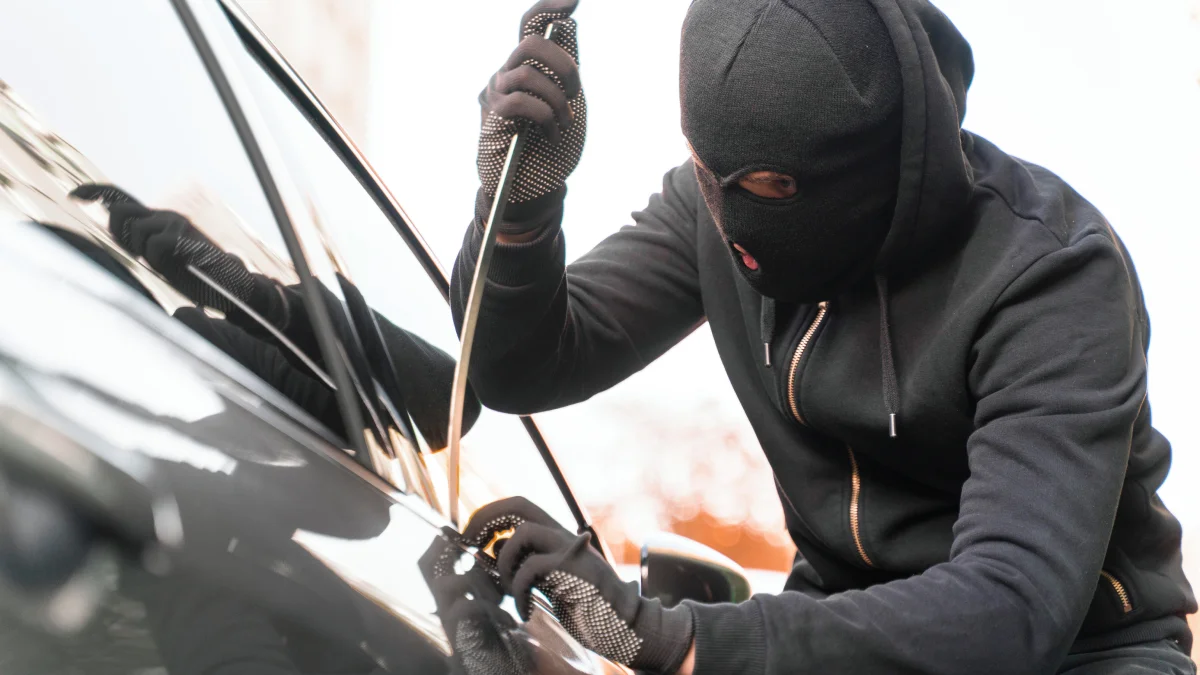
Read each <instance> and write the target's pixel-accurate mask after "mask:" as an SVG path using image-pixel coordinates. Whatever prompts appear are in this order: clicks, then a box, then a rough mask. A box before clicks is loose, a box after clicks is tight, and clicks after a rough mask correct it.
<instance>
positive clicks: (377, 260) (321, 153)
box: [240, 49, 576, 529]
mask: <svg viewBox="0 0 1200 675" xmlns="http://www.w3.org/2000/svg"><path fill="white" fill-rule="evenodd" d="M240 55H241V58H242V59H243V61H244V63H245V68H244V71H245V75H246V79H247V82H248V84H249V86H250V89H251V90H252V91H253V92H254V95H255V96H256V100H257V102H258V104H259V107H260V108H261V111H262V114H263V115H264V117H265V118H266V119H267V121H268V124H269V125H270V126H271V128H272V129H274V130H275V131H276V132H277V139H278V144H279V146H280V150H281V152H282V154H283V155H284V158H285V160H286V161H287V163H288V165H289V168H290V169H291V172H292V174H293V175H292V178H293V179H294V180H295V181H296V182H297V183H298V187H299V189H300V190H301V192H302V193H303V194H304V196H305V198H306V200H307V204H308V207H309V209H310V213H311V216H312V220H313V222H315V223H317V224H318V226H319V227H320V229H321V230H322V232H323V234H324V239H325V241H326V243H327V249H328V250H329V252H330V254H331V255H332V256H333V257H334V259H335V264H336V267H337V268H338V270H339V271H340V274H342V275H344V276H345V277H346V279H347V280H348V281H349V282H350V283H351V284H352V285H353V287H354V288H356V289H357V290H358V292H360V293H361V294H362V296H363V297H364V298H365V299H366V301H367V303H368V304H369V305H370V306H371V308H372V309H373V310H374V312H375V313H376V315H377V321H378V323H379V324H380V329H381V330H382V332H383V333H384V339H385V342H388V343H389V348H390V347H391V346H392V344H395V341H393V340H392V339H390V338H389V337H388V334H389V333H392V334H394V335H398V336H401V337H402V338H403V340H400V341H401V342H413V343H417V344H420V345H423V349H425V350H430V349H431V350H436V351H437V352H438V353H440V354H443V355H445V358H446V359H450V361H449V362H448V363H445V362H443V365H448V367H443V368H441V369H439V371H438V373H437V375H436V377H432V376H426V377H425V378H423V379H422V380H421V381H420V386H418V387H415V388H414V387H413V385H412V383H413V381H414V376H415V375H414V373H413V372H411V371H413V370H414V369H411V368H408V367H406V363H405V362H406V360H407V359H408V358H409V356H408V355H407V354H406V353H405V352H404V351H399V352H397V351H396V350H391V351H392V353H391V355H390V356H391V358H392V360H393V362H395V364H396V370H397V372H398V374H399V375H400V376H401V377H400V380H401V383H402V386H406V387H408V390H407V391H405V403H406V404H407V407H408V409H409V411H410V412H411V413H413V414H414V416H416V414H417V411H418V410H425V411H430V414H431V417H430V419H428V420H420V419H418V420H416V424H415V426H416V427H417V428H418V429H419V430H420V431H421V432H422V436H423V439H424V441H425V443H424V444H425V446H426V448H427V449H428V450H434V451H436V450H440V449H441V448H442V447H443V446H444V445H445V441H444V438H445V429H446V424H447V420H446V418H445V415H446V413H447V411H448V406H447V404H446V402H447V401H448V399H449V389H450V386H451V380H452V376H453V359H454V358H456V357H457V353H458V338H457V335H456V334H455V331H454V326H453V323H452V320H451V316H450V310H449V306H448V305H447V304H446V301H445V299H444V298H443V297H442V295H441V294H440V292H439V291H438V290H437V287H436V286H435V285H434V283H433V281H432V280H431V278H430V277H429V275H428V274H427V273H426V271H425V270H424V268H423V267H422V265H421V263H420V260H419V259H418V258H417V257H416V256H415V255H414V254H413V252H412V251H411V250H410V249H409V248H408V247H407V245H406V244H405V242H404V240H403V239H402V238H401V236H400V235H399V234H398V232H397V231H396V229H395V227H394V226H393V224H392V223H391V221H390V220H389V219H388V217H387V216H386V214H385V213H384V212H383V211H381V210H380V209H379V207H378V206H377V205H376V203H375V201H374V199H373V198H372V197H371V195H370V194H369V193H368V192H367V191H366V190H365V189H364V188H363V186H362V185H361V184H360V183H359V182H358V179H357V178H356V177H355V175H354V174H353V173H352V172H351V171H350V170H349V169H348V168H347V166H346V165H345V164H344V163H343V161H342V159H341V158H340V157H339V155H338V154H337V153H336V152H335V151H334V150H333V149H332V148H331V147H330V145H329V144H328V143H327V142H326V140H325V138H324V137H323V136H322V134H321V133H320V132H319V131H318V130H317V129H316V128H315V127H314V126H313V124H312V123H311V122H310V120H309V119H308V118H307V117H306V116H305V114H304V113H303V112H302V111H301V110H300V109H299V108H297V106H296V105H295V103H294V102H293V100H292V99H291V98H290V97H289V96H288V94H287V93H285V91H284V90H283V89H281V87H280V86H279V84H278V83H277V82H276V81H275V80H274V79H273V77H272V76H271V75H270V74H269V73H268V72H267V71H266V70H264V69H263V68H262V66H261V64H260V63H259V62H258V61H256V60H255V58H254V56H253V55H252V54H251V53H250V52H249V51H248V50H245V49H243V50H241V51H240ZM430 180H436V177H430ZM451 355H453V356H451ZM373 365H374V367H375V368H381V367H386V365H385V364H382V363H375V364H373ZM423 399H429V400H427V401H423ZM462 447H463V454H462V457H463V476H462V491H463V496H464V501H465V503H464V504H463V506H464V510H465V511H466V512H468V513H469V512H470V510H471V509H473V508H475V507H478V506H480V505H482V503H485V502H486V501H490V500H492V499H495V498H499V497H505V496H513V495H521V496H525V497H527V498H529V499H531V500H533V501H535V502H536V503H538V504H539V505H541V506H542V507H543V508H544V509H546V510H547V511H548V512H549V513H550V514H551V515H553V516H554V517H555V518H556V519H558V520H559V521H560V522H562V523H563V524H564V525H566V526H568V527H570V528H572V529H574V528H575V527H576V523H575V519H574V518H573V517H572V514H571V511H570V508H569V507H568V505H567V503H566V500H565V499H564V498H563V496H562V494H561V492H560V491H559V489H558V486H557V484H556V483H555V482H554V479H553V477H552V476H551V474H550V471H549V470H548V469H547V467H546V464H545V463H544V462H543V460H542V457H541V455H540V454H539V452H538V450H537V447H536V446H535V445H534V444H533V442H532V440H531V439H530V437H529V435H528V434H527V433H526V431H525V428H524V426H523V424H522V423H521V421H520V420H519V419H518V418H516V417H513V416H509V415H503V414H500V413H497V412H494V411H489V410H483V411H482V412H481V413H480V414H479V417H478V419H477V420H475V421H474V423H473V425H472V426H471V427H470V429H469V430H467V431H466V432H465V433H464V436H463V446H462ZM446 454H447V453H444V452H432V453H427V454H426V459H425V461H426V464H427V465H428V466H429V468H430V470H431V472H432V473H433V474H435V480H434V486H435V487H436V488H437V489H438V491H439V494H440V498H441V503H442V504H443V505H444V503H445V499H446V494H445V492H444V488H445V485H446V481H445V475H444V472H445V464H446V460H447V458H446V456H445V455H446Z"/></svg>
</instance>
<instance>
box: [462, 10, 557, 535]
mask: <svg viewBox="0 0 1200 675" xmlns="http://www.w3.org/2000/svg"><path fill="white" fill-rule="evenodd" d="M545 37H546V39H547V40H550V39H553V38H554V23H553V22H551V23H550V25H549V26H548V27H547V28H546V34H545ZM527 133H528V131H527V129H521V130H519V131H518V132H517V133H516V135H514V136H513V139H512V142H511V143H509V146H508V156H507V157H506V158H505V160H504V168H503V170H502V171H501V173H500V185H499V187H498V188H497V189H496V196H495V198H494V199H493V200H492V210H491V212H490V213H489V214H488V219H487V223H486V224H485V225H484V228H483V246H482V247H480V249H479V258H478V260H476V262H475V275H474V277H472V279H471V293H470V295H468V296H467V308H466V311H464V312H463V323H462V337H461V343H460V345H459V352H458V364H457V365H456V366H455V367H454V387H453V389H451V392H450V428H449V432H448V433H447V435H446V438H447V439H448V442H447V447H448V448H449V450H450V466H449V470H448V472H447V474H448V475H447V480H449V482H450V486H449V493H450V495H449V496H450V523H451V524H452V525H454V527H459V522H458V521H459V513H458V491H459V474H460V467H461V462H462V425H463V408H464V407H465V406H466V401H467V373H469V372H470V369H471V349H472V347H473V346H474V344H475V329H476V327H477V326H478V323H479V307H480V305H481V304H483V294H484V289H485V287H486V286H487V278H488V271H489V270H490V269H491V266H492V254H493V253H494V252H495V249H496V234H497V232H496V223H498V222H500V221H501V220H503V219H504V208H505V207H506V206H507V205H508V196H509V193H510V192H511V191H512V185H513V180H514V179H515V178H516V175H517V168H518V167H519V166H520V165H521V155H522V154H523V153H524V151H525V142H526V140H527V138H526V134H527Z"/></svg>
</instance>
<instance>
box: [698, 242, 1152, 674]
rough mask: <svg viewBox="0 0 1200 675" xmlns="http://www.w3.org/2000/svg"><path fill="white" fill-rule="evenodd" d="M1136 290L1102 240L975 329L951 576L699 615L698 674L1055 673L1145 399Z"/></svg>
mask: <svg viewBox="0 0 1200 675" xmlns="http://www.w3.org/2000/svg"><path fill="white" fill-rule="evenodd" d="M1137 308H1138V304H1137V297H1136V292H1135V290H1134V288H1133V285H1132V281H1131V278H1130V275H1129V274H1128V272H1127V270H1126V268H1125V266H1124V263H1123V261H1122V259H1121V256H1120V254H1119V253H1118V251H1117V249H1116V247H1115V245H1114V243H1113V242H1112V240H1111V239H1110V238H1109V237H1108V236H1106V235H1105V234H1103V233H1100V232H1092V233H1090V234H1088V235H1086V236H1083V237H1081V238H1080V239H1079V240H1077V241H1075V242H1073V243H1072V244H1071V245H1070V246H1069V247H1068V248H1064V249H1061V250H1057V251H1055V252H1053V253H1051V254H1049V255H1046V256H1045V257H1043V258H1042V259H1040V260H1039V261H1037V262H1036V263H1034V264H1033V265H1032V266H1031V267H1029V268H1028V269H1027V270H1026V271H1024V272H1023V273H1022V274H1021V275H1019V277H1018V278H1017V279H1016V280H1015V281H1014V282H1013V283H1012V284H1010V286H1009V287H1008V289H1007V290H1006V291H1005V292H1004V293H1003V294H1002V296H1001V297H1000V298H999V299H998V301H997V303H996V305H995V306H994V308H993V312H992V314H991V318H990V320H989V321H988V323H987V324H986V325H984V326H982V327H981V333H980V337H979V338H978V340H977V342H976V344H975V347H974V352H973V363H972V367H971V370H970V379H969V386H970V388H971V391H972V394H973V396H974V398H975V400H976V401H977V405H976V429H977V431H976V432H975V433H974V434H972V436H971V437H970V439H969V441H968V445H967V453H968V459H969V464H970V478H969V479H968V480H967V482H966V483H965V485H964V487H963V491H962V497H961V502H960V509H959V518H958V521H957V522H956V523H955V526H954V543H953V546H952V549H951V552H950V560H949V562H946V563H944V564H941V565H937V566H935V567H933V568H931V569H929V570H927V571H926V572H925V573H923V574H920V575H917V576H914V577H911V578H908V579H905V580H901V581H895V582H892V583H888V584H882V585H879V586H875V587H872V588H869V589H867V590H865V591H851V592H846V593H841V594H838V595H835V596H832V597H830V598H828V599H824V600H814V599H812V598H809V597H807V596H804V595H801V594H799V593H783V594H782V595H779V596H758V597H756V598H754V599H752V600H751V601H749V602H746V603H743V604H741V605H736V606H734V605H720V606H703V605H691V607H692V609H693V611H694V613H695V627H696V631H695V645H696V655H695V660H696V664H695V670H694V672H695V673H754V674H755V675H759V674H762V673H784V672H786V673H814V674H815V673H829V672H854V673H859V672H863V673H865V672H888V673H924V674H931V673H946V674H947V675H951V674H958V673H1052V672H1054V671H1055V669H1056V668H1057V666H1058V664H1059V663H1060V662H1061V660H1062V659H1063V658H1064V656H1065V655H1066V653H1067V650H1068V649H1069V647H1070V645H1071V643H1072V640H1073V639H1074V638H1075V635H1076V633H1077V632H1078V630H1079V626H1080V624H1081V623H1082V621H1083V618H1084V615H1085V613H1086V611H1087V609H1088V605H1089V602H1090V600H1091V598H1092V595H1093V593H1094V592H1095V590H1096V585H1097V583H1098V580H1099V573H1100V568H1101V564H1102V562H1103V559H1104V555H1105V551H1106V549H1107V546H1108V540H1109V537H1110V533H1111V529H1112V525H1113V520H1114V517H1115V513H1116V507H1117V501H1118V498H1119V495H1120V493H1121V486H1122V483H1123V480H1124V475H1125V469H1126V464H1127V461H1128V456H1129V451H1130V442H1131V434H1132V429H1133V426H1134V421H1135V419H1136V418H1137V416H1138V414H1139V411H1140V408H1141V405H1142V402H1143V398H1144V395H1145V372H1146V370H1145V360H1144V346H1143V342H1142V333H1141V326H1140V323H1139V322H1140V319H1139V312H1138V309H1137Z"/></svg>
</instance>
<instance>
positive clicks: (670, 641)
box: [463, 497, 692, 674]
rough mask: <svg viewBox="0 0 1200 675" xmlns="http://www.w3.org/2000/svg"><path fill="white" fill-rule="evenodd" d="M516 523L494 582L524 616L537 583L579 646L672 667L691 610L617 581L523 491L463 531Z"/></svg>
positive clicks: (486, 535) (630, 662)
mask: <svg viewBox="0 0 1200 675" xmlns="http://www.w3.org/2000/svg"><path fill="white" fill-rule="evenodd" d="M513 527H515V528H516V532H515V533H514V534H513V536H512V538H511V539H509V540H507V541H505V542H504V543H503V545H502V546H500V547H499V549H500V552H499V554H498V556H497V560H496V567H497V569H498V571H499V572H500V581H501V584H503V585H504V587H505V588H507V589H508V590H509V593H510V594H511V595H512V596H513V599H514V600H516V603H517V611H518V612H519V613H520V615H521V617H522V618H524V619H526V620H528V617H529V606H530V602H531V596H530V593H531V592H532V591H533V589H534V588H537V589H538V590H540V591H541V592H542V594H544V595H545V596H546V598H547V599H549V600H550V603H551V604H552V605H553V608H554V615H555V617H557V618H558V620H559V622H560V623H562V625H563V627H564V628H565V629H566V630H567V632H568V633H570V634H571V636H572V637H574V638H575V639H576V640H578V641H579V643H580V644H581V645H583V646H584V647H587V648H588V649H590V650H592V651H593V652H595V653H597V654H599V655H600V656H603V657H604V658H606V659H609V660H610V661H615V662H617V663H620V664H623V665H626V666H629V667H630V668H633V669H635V670H645V671H649V672H654V673H668V674H673V673H675V672H676V671H677V670H678V669H679V666H680V665H681V664H682V663H683V660H684V658H685V657H686V656H687V653H688V650H689V649H690V648H691V646H692V612H691V610H690V609H688V608H687V607H686V606H680V607H676V608H673V609H666V608H664V607H663V606H662V603H660V602H659V601H658V600H654V599H648V598H643V597H641V596H640V595H639V594H638V587H637V583H636V582H628V583H627V582H624V581H621V579H620V578H619V577H618V576H617V573H616V572H615V571H614V570H613V568H612V567H611V566H609V564H608V562H607V561H605V560H604V559H603V558H602V557H600V555H599V554H598V553H596V551H595V550H594V549H593V548H592V547H591V546H590V545H589V544H590V542H591V536H590V535H589V534H583V535H579V536H576V535H574V534H572V533H570V532H568V531H567V530H565V529H563V528H562V526H560V525H558V524H557V523H556V522H555V521H554V520H553V519H552V518H551V517H550V516H549V515H547V514H546V512H544V511H542V510H541V509H540V508H538V507H537V506H535V505H533V504H532V503H531V502H529V501H528V500H526V499H524V498H522V497H513V498H510V499H504V500H501V501H498V502H495V503H492V504H489V505H487V506H485V507H483V508H482V509H480V510H479V511H478V512H476V513H475V515H474V516H473V517H472V518H471V522H469V523H467V526H466V528H464V530H463V537H464V539H466V540H467V541H468V542H486V541H490V540H491V539H492V537H494V536H495V534H496V533H498V532H502V531H504V530H507V529H511V528H513Z"/></svg>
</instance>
